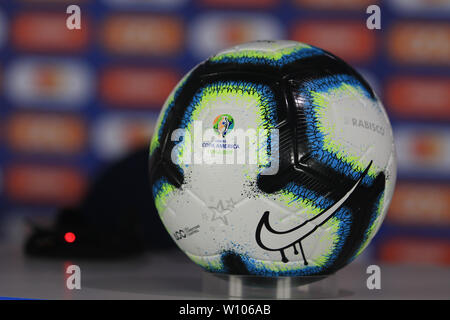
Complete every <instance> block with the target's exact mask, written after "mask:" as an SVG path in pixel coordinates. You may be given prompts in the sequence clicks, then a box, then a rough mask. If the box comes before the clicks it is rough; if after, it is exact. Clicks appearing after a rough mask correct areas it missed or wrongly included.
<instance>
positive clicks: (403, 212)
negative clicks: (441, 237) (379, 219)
mask: <svg viewBox="0 0 450 320" xmlns="http://www.w3.org/2000/svg"><path fill="white" fill-rule="evenodd" d="M387 218H388V221H389V222H394V223H400V224H405V225H409V224H412V225H437V226H445V225H450V186H449V185H438V184H419V183H399V184H398V185H397V186H396V187H395V192H394V197H393V198H392V202H391V205H390V207H389V214H388V215H387Z"/></svg>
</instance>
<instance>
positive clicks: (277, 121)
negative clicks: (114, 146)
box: [149, 41, 396, 276]
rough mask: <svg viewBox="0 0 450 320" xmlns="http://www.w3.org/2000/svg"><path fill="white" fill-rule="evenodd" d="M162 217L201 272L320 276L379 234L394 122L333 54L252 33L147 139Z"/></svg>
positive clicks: (188, 90) (195, 83) (199, 73)
mask: <svg viewBox="0 0 450 320" xmlns="http://www.w3.org/2000/svg"><path fill="white" fill-rule="evenodd" d="M149 170H150V179H151V186H152V194H153V197H154V201H155V204H156V207H157V210H158V213H159V216H160V218H161V220H162V222H163V224H164V226H165V228H166V229H167V231H168V232H169V233H170V235H171V237H172V238H173V239H174V241H175V242H176V243H177V245H178V246H179V248H180V249H181V250H183V251H184V253H185V254H186V255H187V256H188V257H189V258H190V259H191V260H192V261H194V262H195V263H197V264H198V265H200V266H201V267H203V268H204V269H206V270H208V271H211V272H219V273H228V274H249V275H260V276H309V275H318V276H325V275H328V274H331V273H334V272H335V271H336V270H338V269H340V268H342V267H343V266H345V265H346V264H348V263H349V262H351V261H352V260H353V259H355V258H356V257H357V256H358V255H359V254H360V253H361V252H362V251H363V250H364V249H365V248H366V247H367V245H368V244H369V242H370V241H371V239H372V238H373V237H374V235H375V234H376V232H377V231H378V229H379V227H380V225H381V223H382V221H383V219H384V217H385V215H386V211H387V208H388V206H389V203H390V201H391V198H392V193H393V189H394V185H395V179H396V157H395V150H394V144H393V136H392V129H391V126H390V123H389V119H388V117H387V115H386V112H385V110H384V108H383V106H382V104H381V102H380V101H379V100H378V98H377V97H376V95H375V93H374V92H373V90H372V89H371V88H370V86H369V85H368V84H367V82H366V81H365V80H364V79H363V78H362V77H361V75H359V74H358V73H357V72H356V71H355V70H354V69H352V68H351V67H350V66H349V65H347V64H346V63H345V62H344V61H342V60H341V59H339V58H337V57H336V56H334V55H332V54H330V53H328V52H326V51H324V50H321V49H319V48H316V47H313V46H310V45H307V44H303V43H299V42H294V41H256V42H251V43H246V44H242V45H238V46H236V47H233V48H231V49H228V50H225V51H222V52H220V53H218V54H217V55H214V56H212V57H211V58H209V59H208V60H206V61H204V62H202V63H201V64H199V65H198V66H196V67H195V68H194V69H193V70H191V71H190V72H189V73H188V74H187V75H186V76H185V77H184V78H183V79H182V80H181V81H180V83H179V84H178V85H177V86H176V87H175V89H174V90H173V92H172V93H171V94H170V96H169V97H168V99H167V101H166V102H165V105H164V107H163V109H162V111H161V114H160V116H159V118H158V122H157V126H156V129H155V132H154V135H153V138H152V141H151V145H150V163H149Z"/></svg>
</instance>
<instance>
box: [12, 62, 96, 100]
mask: <svg viewBox="0 0 450 320" xmlns="http://www.w3.org/2000/svg"><path fill="white" fill-rule="evenodd" d="M93 90H94V82H93V79H92V74H91V72H90V70H89V69H88V68H87V67H86V65H84V64H82V63H80V62H77V61H74V60H61V59H23V60H17V61H15V62H13V63H12V64H10V66H9V68H8V70H7V71H6V74H5V93H6V95H7V97H8V98H9V99H10V100H11V101H13V102H14V103H16V104H19V105H25V106H28V105H29V106H34V105H39V106H40V105H43V106H45V107H58V108H61V107H63V106H67V107H81V105H82V104H84V103H86V102H87V100H88V99H90V97H91V95H92V93H93Z"/></svg>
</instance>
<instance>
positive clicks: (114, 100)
mask: <svg viewBox="0 0 450 320" xmlns="http://www.w3.org/2000/svg"><path fill="white" fill-rule="evenodd" d="M178 80H179V77H178V75H177V74H176V73H175V72H174V71H171V70H168V69H157V68H138V67H114V68H111V69H107V70H106V71H104V72H103V74H102V75H101V83H100V91H101V96H102V98H103V100H104V101H105V102H106V103H107V104H108V105H110V106H119V107H124V108H128V107H138V108H152V107H157V108H160V107H161V105H162V104H163V103H164V101H165V99H166V98H167V96H168V95H169V93H170V92H171V91H172V88H173V87H174V86H175V85H176V83H177V82H178Z"/></svg>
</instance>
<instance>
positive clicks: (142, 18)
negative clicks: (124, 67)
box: [101, 14, 183, 56]
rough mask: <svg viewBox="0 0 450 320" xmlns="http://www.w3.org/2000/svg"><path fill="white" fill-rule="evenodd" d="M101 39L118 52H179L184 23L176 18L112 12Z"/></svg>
mask: <svg viewBox="0 0 450 320" xmlns="http://www.w3.org/2000/svg"><path fill="white" fill-rule="evenodd" d="M101 41H102V43H103V45H104V47H105V48H106V49H107V50H108V51H110V52H111V53H114V54H125V55H127V54H131V55H160V56H166V55H176V54H177V53H178V52H179V51H180V50H181V48H182V45H183V25H182V23H181V20H180V19H178V18H173V17H161V16H156V15H144V14H133V15H131V14H121V15H112V16H109V17H108V18H106V20H105V22H104V24H103V28H102V38H101Z"/></svg>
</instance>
